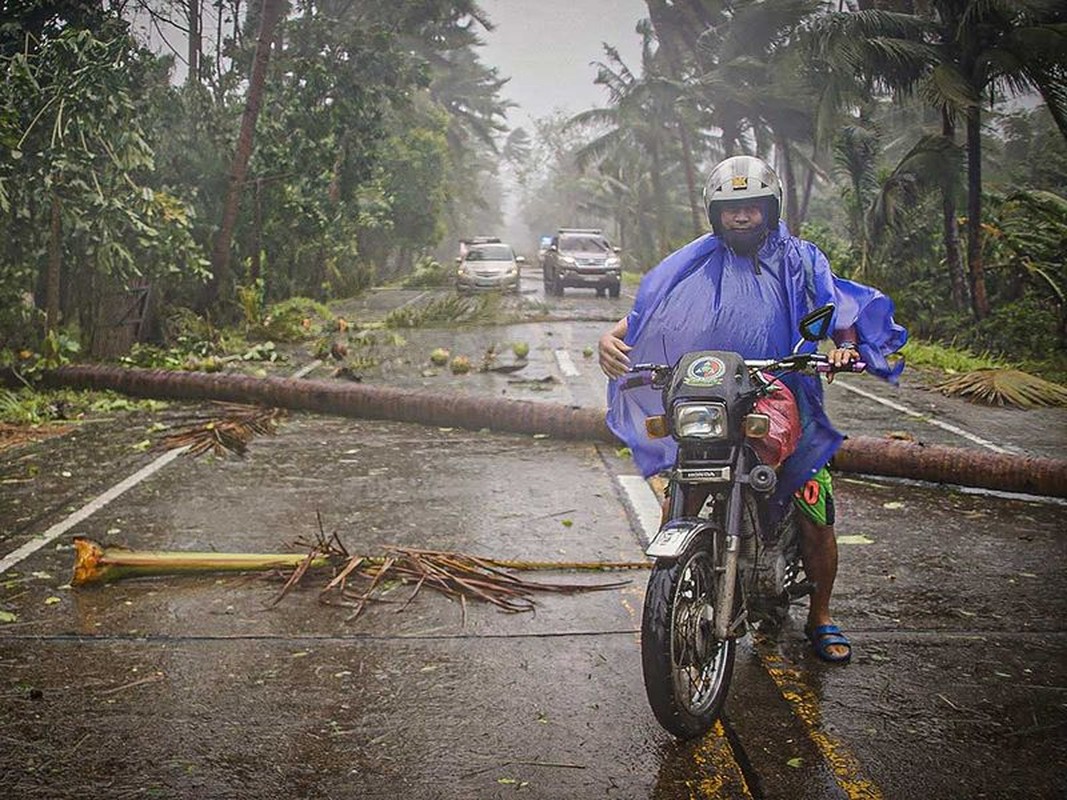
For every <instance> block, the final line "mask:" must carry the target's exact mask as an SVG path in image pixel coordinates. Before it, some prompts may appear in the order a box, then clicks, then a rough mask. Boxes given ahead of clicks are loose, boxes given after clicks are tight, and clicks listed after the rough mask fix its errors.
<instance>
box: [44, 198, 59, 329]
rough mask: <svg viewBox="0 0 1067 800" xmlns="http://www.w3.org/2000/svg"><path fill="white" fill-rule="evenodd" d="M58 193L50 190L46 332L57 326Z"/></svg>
mask: <svg viewBox="0 0 1067 800" xmlns="http://www.w3.org/2000/svg"><path fill="white" fill-rule="evenodd" d="M61 212H62V207H61V206H60V203H59V195H57V194H56V193H55V191H54V190H53V192H52V221H51V225H50V226H49V237H48V273H47V275H46V279H45V293H44V309H45V323H44V330H45V333H46V334H49V333H54V332H55V331H56V330H57V329H58V327H59V269H60V264H61V261H62V253H63V242H62V239H63V216H62V213H61Z"/></svg>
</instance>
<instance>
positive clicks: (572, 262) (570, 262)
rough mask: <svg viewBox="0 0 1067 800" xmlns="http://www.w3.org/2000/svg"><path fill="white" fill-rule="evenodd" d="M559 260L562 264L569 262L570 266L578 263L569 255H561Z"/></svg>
mask: <svg viewBox="0 0 1067 800" xmlns="http://www.w3.org/2000/svg"><path fill="white" fill-rule="evenodd" d="M560 261H562V262H563V263H564V264H569V265H570V266H572V267H573V266H575V265H576V264H577V263H578V262H577V261H575V260H574V259H573V258H571V257H570V256H563V257H562V258H560Z"/></svg>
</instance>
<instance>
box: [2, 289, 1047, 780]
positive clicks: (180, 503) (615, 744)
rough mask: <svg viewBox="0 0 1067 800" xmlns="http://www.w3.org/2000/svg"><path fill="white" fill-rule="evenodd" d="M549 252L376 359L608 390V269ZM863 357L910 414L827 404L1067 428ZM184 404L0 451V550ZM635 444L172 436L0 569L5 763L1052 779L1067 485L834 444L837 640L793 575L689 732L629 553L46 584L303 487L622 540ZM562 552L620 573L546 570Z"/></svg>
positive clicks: (382, 510) (311, 429)
mask: <svg viewBox="0 0 1067 800" xmlns="http://www.w3.org/2000/svg"><path fill="white" fill-rule="evenodd" d="M537 283H538V282H537V281H536V279H534V280H531V281H530V282H529V283H528V284H526V285H525V287H524V288H525V289H526V290H527V291H526V292H525V293H524V295H523V301H524V302H525V303H526V304H527V305H528V306H530V307H533V308H537V309H539V310H540V311H542V312H544V313H542V314H539V315H538V317H539V318H538V321H527V322H517V323H515V324H513V325H508V326H499V327H493V328H484V327H480V328H464V329H461V330H444V329H439V330H413V331H410V332H405V334H404V335H405V337H406V338H407V339H408V344H407V346H406V347H405V348H403V349H402V351H401V350H399V349H398V351H397V353H398V354H397V355H395V357H394V356H393V355H392V351H391V350H390V349H389V348H387V347H384V346H383V347H380V348H379V349H378V350H377V351H376V352H377V354H378V355H380V356H381V358H380V363H379V364H378V366H377V367H375V368H373V369H372V370H368V373H367V375H366V376H365V380H368V381H370V380H381V381H384V382H388V383H390V384H393V385H410V386H424V387H426V388H428V389H431V390H436V389H438V388H440V390H442V391H469V392H492V393H493V394H503V395H506V396H512V397H518V398H523V399H530V400H535V401H536V400H540V399H544V400H551V401H554V402H566V403H574V404H579V405H600V404H602V400H601V397H602V386H603V384H602V379H601V378H600V376H599V372H598V371H597V369H596V366H595V363H594V359H592V358H587V357H586V356H585V349H586V348H587V347H593V346H595V341H596V337H597V336H598V335H599V333H600V331H602V330H603V329H604V328H605V327H606V326H607V324H609V322H610V321H611V320H614V319H617V318H618V317H619V316H622V314H623V313H625V311H626V309H627V307H628V304H627V301H626V298H625V297H624V298H623V299H622V300H620V301H611V300H607V299H599V300H598V299H596V298H595V297H594V296H593V295H592V293H591V292H580V291H575V292H573V293H572V292H569V291H568V293H567V295H566V296H565V297H564V298H562V299H550V300H548V301H545V300H544V299H543V297H542V296H541V294H540V292H539V290H538V285H537ZM420 295H421V293H416V292H408V293H404V292H378V293H374V294H372V295H370V296H368V297H365V298H363V299H361V300H360V301H359V302H358V303H353V304H351V305H350V306H348V307H347V308H346V309H345V313H347V314H349V316H350V318H361V319H366V318H372V317H374V316H375V315H379V316H380V314H381V313H383V312H384V310H387V309H388V308H390V307H395V306H396V305H398V304H401V303H404V302H410V301H412V300H416V302H417V301H418V300H417V298H419V297H420ZM423 299H425V298H423ZM539 303H544V304H545V305H544V306H543V307H541V306H538V305H537V304H539ZM514 341H526V342H528V343H529V344H530V346H531V352H530V356H529V359H528V365H527V366H526V367H524V368H523V369H522V370H521V371H518V372H515V373H501V374H496V373H481V374H474V375H470V376H467V377H466V378H462V379H459V378H456V377H454V376H451V375H449V374H448V373H447V372H443V371H440V370H438V371H436V372H437V374H430V373H431V372H433V370H431V369H430V368H429V366H428V364H426V363H424V358H425V357H424V356H423V357H421V358H420V357H418V356H415V357H412V356H411V353H416V354H419V353H428V352H429V350H430V349H432V348H433V347H436V346H447V347H449V348H450V349H451V350H452V351H453V353H460V352H464V353H466V354H468V355H470V356H471V357H473V358H478V357H480V355H481V354H482V353H484V351H485V350H486V348H488V347H489V346H490V345H496V346H497V347H496V349H497V350H498V351H499V352H500V353H501V355H500V359H501V360H502V361H507V360H508V359H507V355H508V353H507V348H508V347H509V345H510V343H511V342H514ZM401 352H402V353H403V355H401V354H400V353H401ZM300 363H301V362H300V360H299V359H296V360H294V361H293V362H290V364H288V365H286V368H287V369H289V370H290V371H293V370H295V368H296V367H297V366H299V364H300ZM573 373H576V374H573ZM327 374H328V368H327V367H326V366H323V367H320V368H319V370H318V372H317V373H315V376H316V377H324V376H326V375H327ZM546 379H548V380H546ZM856 385H857V386H858V387H861V388H863V389H864V390H865V391H870V392H883V396H885V397H888V398H890V399H892V400H893V401H894V402H896V403H898V404H905V405H906V406H908V407H909V408H911V409H913V410H914V411H915V412H916V414H918V416H912V415H906V414H901V413H900V412H899V411H894V410H892V409H889V408H887V407H885V406H882V405H879V404H878V403H875V402H873V401H871V400H869V399H868V398H866V397H863V396H860V395H857V394H855V393H852V392H849V391H848V390H847V389H843V388H841V386H840V385H838V384H835V386H834V387H831V390H830V393H829V395H828V397H829V401H828V402H829V405H830V409H831V415H832V416H833V417H834V418H835V420H836V421H837V422H838V423H839V424H840V425H841V427H842V428H843V429H844V430H846V432H852V433H855V434H867V435H884V434H886V433H892V434H894V435H901V436H911V437H913V438H917V439H919V440H921V441H928V442H937V443H944V444H954V445H965V446H976V447H977V446H981V445H979V444H976V443H975V442H973V441H967V440H961V439H960V437H959V436H958V435H957V434H955V433H951V432H950V431H947V430H945V429H944V428H939V427H936V426H934V425H931V424H930V423H929V421H928V420H929V419H930V418H936V419H940V420H944V421H947V422H949V423H951V424H953V425H956V426H958V427H961V428H965V429H967V430H970V431H973V432H974V433H975V434H977V435H979V436H980V437H982V438H984V439H987V440H989V441H992V442H996V443H998V444H999V445H1001V446H1003V447H1005V448H1007V449H1014V450H1019V451H1023V452H1032V453H1035V454H1039V455H1059V456H1062V453H1063V442H1064V440H1065V438H1067V436H1065V433H1067V430H1065V426H1064V420H1065V417H1064V416H1063V415H1062V413H1061V412H1041V413H1035V412H1028V413H1026V414H1023V413H1021V412H992V411H985V410H977V409H973V408H972V407H969V406H966V405H965V404H961V403H957V402H955V401H950V400H948V399H946V398H941V397H940V396H938V395H934V394H931V393H929V392H923V391H919V390H918V389H916V388H915V387H914V386H913V385H911V384H909V383H907V382H906V383H905V386H904V387H902V388H901V389H898V390H888V389H885V390H883V389H882V387H879V386H878V385H877V384H876V383H875V382H873V381H868V380H867V379H861V380H860V381H858V382H856ZM184 412H185V409H183V408H181V407H175V406H172V407H171V408H170V409H168V410H167V411H165V412H162V413H160V414H154V415H148V414H144V413H133V414H129V415H111V417H110V419H109V420H105V421H99V422H95V423H88V424H83V425H81V426H80V427H79V428H78V429H77V430H75V431H74V432H72V433H70V434H68V435H67V436H64V437H61V438H55V439H50V440H47V441H45V442H41V443H39V444H36V445H32V446H29V447H26V448H22V449H19V450H17V451H8V452H3V453H0V520H2V524H0V558H2V557H3V556H5V555H7V554H9V553H11V552H12V551H15V549H16V548H18V547H19V546H21V545H23V544H25V543H26V542H28V541H32V540H33V538H34V537H36V536H39V535H40V534H42V533H43V532H44V531H46V530H47V529H48V528H49V527H50V526H52V525H54V524H56V523H58V522H60V521H61V520H63V519H64V518H66V517H67V516H68V515H69V514H70V513H71V512H73V511H75V510H77V509H78V508H80V507H82V506H83V505H84V504H85V503H87V502H89V501H90V500H92V499H93V498H94V497H97V496H99V495H100V494H101V493H102V492H104V491H105V490H107V489H108V488H110V487H111V486H113V485H114V484H115V483H117V482H118V481H119V480H121V479H123V478H125V477H126V476H128V475H130V474H131V473H133V472H135V471H136V470H137V469H138V468H140V467H142V466H144V465H146V464H148V463H151V462H152V461H153V460H154V459H155V458H156V457H157V456H158V453H144V452H142V451H140V450H137V449H135V445H136V444H137V443H138V442H141V441H142V440H144V439H145V438H146V437H148V436H149V432H148V431H149V426H151V425H152V424H154V423H156V422H158V421H160V420H162V421H164V422H177V418H178V417H180V415H181V414H182V413H184ZM632 472H633V469H632V465H631V464H630V463H629V462H628V460H625V459H623V458H621V457H620V456H619V455H618V454H617V453H615V452H614V450H613V448H611V447H605V446H595V445H590V444H584V443H574V442H568V443H564V442H556V441H551V440H548V439H542V438H534V437H525V436H513V435H497V434H492V433H489V432H484V431H483V432H473V431H464V430H459V429H454V430H449V429H441V428H426V427H422V426H419V425H415V424H402V423H381V422H366V421H359V420H348V419H334V418H325V417H317V416H313V415H304V414H300V415H295V416H293V417H291V418H290V419H289V420H288V421H287V422H286V424H284V425H283V426H282V428H281V429H280V431H279V433H278V435H277V436H274V437H260V438H258V439H256V440H255V441H254V442H253V444H252V445H251V447H250V450H249V453H248V455H247V456H246V457H245V458H244V459H236V458H229V459H215V458H202V459H191V458H179V459H177V460H175V461H173V462H172V463H170V464H169V465H167V466H165V467H164V468H162V469H160V470H159V471H158V472H157V473H155V474H153V475H151V476H150V477H148V478H146V479H145V480H144V481H142V482H141V483H139V484H137V485H136V486H134V487H133V488H131V489H129V491H127V492H125V493H124V494H122V495H121V496H119V497H118V498H116V499H115V500H113V501H112V502H110V503H109V504H107V505H106V506H104V507H102V508H100V509H99V510H97V511H95V513H93V514H91V515H89V516H88V517H87V518H86V519H85V520H84V521H82V522H80V523H78V524H77V525H76V526H74V527H73V528H71V529H70V531H69V532H67V533H65V534H64V535H63V536H61V537H59V538H57V539H56V540H55V541H54V542H51V543H49V544H48V545H45V546H43V547H41V548H40V549H39V550H37V551H36V552H34V553H33V554H32V555H29V556H27V557H26V558H24V559H22V560H20V561H19V562H18V563H17V564H15V565H13V566H11V568H10V569H8V570H7V571H6V572H4V573H3V574H2V575H0V610H4V611H7V612H9V613H11V614H13V615H14V616H15V619H14V621H12V622H8V623H5V624H0V675H2V676H3V678H2V681H0V786H2V787H4V790H3V796H4V797H16V798H17V797H28V798H30V797H32V798H38V797H40V798H64V797H89V796H91V797H104V798H111V797H114V798H125V797H175V798H201V797H205V798H207V797H210V798H215V797H217V798H230V797H241V798H245V797H248V798H260V797H262V798H282V797H286V798H289V797H300V798H303V797H308V798H312V797H314V798H360V797H382V798H385V797H390V798H391V797H413V798H467V797H473V798H482V797H485V798H490V797H512V796H516V795H518V796H522V795H525V796H528V797H537V798H599V797H617V798H650V797H651V798H663V799H664V800H668V799H670V800H674V798H690V797H696V798H712V797H722V798H747V797H753V798H912V797H924V798H926V797H929V798H976V797H989V798H1000V797H1003V798H1008V797H1011V798H1017V797H1035V798H1044V797H1048V798H1052V797H1062V796H1064V792H1065V790H1067V770H1065V764H1067V740H1065V738H1064V732H1065V728H1067V663H1065V658H1064V655H1065V643H1067V636H1065V628H1064V622H1063V621H1064V619H1065V613H1064V612H1065V611H1067V609H1065V605H1067V578H1065V571H1064V569H1063V567H1064V563H1065V559H1064V555H1065V546H1064V541H1065V540H1064V528H1065V526H1064V508H1063V506H1062V505H1056V504H1049V503H1043V502H1035V501H1032V500H1029V499H1019V498H991V497H989V496H982V495H973V494H965V493H962V492H960V491H957V490H954V489H951V488H946V487H936V486H917V485H909V484H904V483H899V482H897V483H886V482H883V481H877V480H874V479H870V478H866V477H863V476H844V475H842V476H838V478H837V481H836V486H837V493H838V502H839V515H840V523H839V526H838V535H839V538H840V541H841V546H840V547H841V571H840V574H839V578H838V585H837V589H836V592H835V612H836V616H837V619H838V622H839V623H840V624H841V625H842V627H843V628H844V629H845V630H846V631H847V632H848V633H849V634H850V635H851V637H852V639H853V644H854V648H855V649H854V659H853V662H852V664H850V665H849V666H847V667H844V668H842V667H835V666H830V665H825V664H822V663H821V662H819V661H818V660H817V659H815V658H814V657H813V655H812V654H811V653H810V651H809V649H808V648H807V647H806V646H805V644H804V642H803V637H802V635H801V633H800V630H799V627H800V623H801V622H802V620H803V608H797V609H795V610H794V611H793V623H792V624H790V625H787V627H786V629H785V630H784V631H783V632H782V634H781V635H780V636H779V637H778V639H777V641H773V642H772V641H764V640H753V639H752V638H749V639H746V640H745V642H744V645H743V648H742V651H741V654H740V656H739V658H738V664H737V670H736V673H735V679H734V684H733V692H732V696H731V699H730V702H729V705H728V707H727V718H726V720H725V726H724V728H722V729H721V730H719V731H716V732H715V733H714V734H712V735H709V736H707V737H705V739H703V740H701V741H699V742H695V743H688V744H680V743H677V742H675V741H674V740H672V739H671V738H670V737H669V736H668V735H666V734H665V733H664V732H663V731H662V730H660V729H659V728H658V726H657V725H656V723H655V721H654V720H653V718H652V716H651V713H650V712H649V711H648V709H647V706H646V704H645V700H644V690H643V686H642V683H641V669H640V658H639V651H638V636H637V628H638V622H639V616H640V608H641V603H642V594H643V587H642V584H643V580H644V575H643V574H641V573H621V577H622V578H624V579H630V580H631V583H630V584H628V585H627V586H626V587H624V588H622V589H617V590H611V591H605V592H597V593H590V594H582V595H577V596H554V595H545V596H543V597H540V598H539V600H538V607H537V611H536V613H534V614H520V615H508V614H502V613H500V612H498V611H496V610H494V609H490V608H487V607H483V606H478V605H475V604H468V606H467V608H466V609H465V610H464V609H462V608H460V606H459V604H458V603H455V602H450V601H448V600H446V599H444V598H442V597H439V596H435V595H430V594H428V593H424V594H420V596H419V597H418V598H417V599H416V600H415V601H414V602H413V603H412V604H411V605H409V606H407V607H406V608H405V609H404V610H403V612H402V613H397V608H398V606H395V605H374V606H371V607H369V608H368V609H367V610H366V611H365V612H364V614H362V615H361V616H360V617H359V618H358V619H356V620H354V621H353V620H348V617H349V616H350V614H351V609H346V608H338V607H326V606H322V605H320V604H319V603H318V602H317V591H316V589H317V588H318V587H321V586H322V585H324V584H325V583H326V581H327V580H328V578H329V575H328V574H321V573H320V574H318V575H309V576H308V579H307V580H306V581H305V585H304V587H303V588H301V589H298V590H297V591H295V592H294V593H292V594H290V595H289V596H288V597H286V598H285V599H284V600H282V601H281V603H279V604H278V605H277V606H274V607H270V603H271V601H272V600H273V599H274V598H275V597H276V596H277V593H278V591H279V589H280V587H281V582H280V580H277V579H275V580H270V579H264V578H261V577H250V576H214V575H212V576H185V577H167V578H155V579H143V580H137V581H125V582H118V583H115V584H113V585H111V586H108V587H104V588H99V589H79V590H72V589H70V588H69V587H66V584H67V582H68V580H69V572H70V566H71V563H72V553H71V551H70V549H69V539H70V536H71V535H73V534H75V533H80V534H84V535H88V536H92V537H93V538H96V539H99V540H101V541H104V542H114V543H122V544H126V545H129V546H132V547H136V548H138V549H190V550H234V551H264V550H266V551H270V550H279V549H286V548H285V545H286V543H289V542H293V541H294V540H296V539H298V538H305V539H307V538H312V537H314V535H315V533H316V531H317V527H318V522H317V515H318V516H321V519H322V523H323V526H324V528H325V530H326V531H327V532H330V533H333V532H336V533H337V534H338V536H339V537H340V538H341V539H342V540H343V541H344V542H345V544H346V546H347V547H348V549H349V550H350V551H352V552H365V553H368V554H375V553H377V552H379V551H380V550H381V548H382V547H384V546H387V545H405V546H416V547H431V548H436V549H446V550H457V551H464V552H471V553H477V554H482V555H491V556H493V557H497V558H505V559H532V560H561V561H562V560H566V561H593V560H608V561H634V560H639V559H640V558H641V548H642V541H643V537H644V536H645V535H647V534H646V533H645V532H643V531H642V530H641V528H640V524H639V521H638V519H637V517H636V516H635V515H634V514H633V513H632V512H631V511H630V509H629V507H628V500H627V497H626V495H625V494H624V492H622V490H621V489H620V486H619V482H618V480H617V476H618V475H620V474H628V473H632ZM619 575H620V574H618V573H613V574H612V575H611V577H618V576H619ZM538 577H541V576H538ZM554 578H558V579H560V580H567V581H578V582H596V581H599V580H605V579H607V578H606V576H582V575H575V574H573V573H563V574H559V573H556V574H548V575H545V576H544V578H543V579H545V580H549V579H554ZM395 592H396V596H397V597H398V598H400V599H401V600H402V599H404V598H405V597H406V596H407V594H406V590H405V589H403V588H401V587H397V589H396V590H395Z"/></svg>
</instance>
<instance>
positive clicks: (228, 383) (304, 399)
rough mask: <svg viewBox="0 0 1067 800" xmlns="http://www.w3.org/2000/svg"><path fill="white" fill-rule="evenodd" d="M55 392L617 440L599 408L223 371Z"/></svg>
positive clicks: (105, 375)
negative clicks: (246, 405)
mask: <svg viewBox="0 0 1067 800" xmlns="http://www.w3.org/2000/svg"><path fill="white" fill-rule="evenodd" d="M43 380H44V383H45V385H48V386H67V387H71V388H84V389H100V390H104V389H110V390H112V391H116V392H123V393H124V394H128V395H133V396H136V397H157V398H161V399H167V400H225V401H228V402H232V403H250V404H251V403H255V404H259V405H264V406H274V407H278V408H288V409H300V410H303V411H316V412H319V413H323V414H337V415H341V416H348V417H360V418H364V419H389V420H396V421H400V422H420V423H423V424H425V425H441V426H448V427H460V428H469V429H472V430H480V429H482V428H490V429H491V430H494V431H506V432H511V433H543V434H547V435H549V436H552V437H555V438H559V439H594V440H598V441H604V442H614V441H615V437H614V436H613V435H612V434H611V432H610V431H609V430H608V428H607V426H606V425H605V424H604V414H603V412H602V411H598V410H595V409H586V408H577V407H572V406H563V405H558V404H551V403H533V402H524V401H521V400H510V399H505V398H499V397H493V398H486V397H479V396H475V395H467V394H458V393H457V394H448V393H443V392H426V391H417V390H408V389H395V388H388V387H382V386H368V385H366V384H359V383H350V382H347V381H346V382H344V383H340V382H337V381H317V380H302V379H301V380H294V379H292V378H254V377H250V376H247V375H224V374H221V373H202V372H173V371H168V370H151V369H126V368H123V367H113V366H97V365H80V366H67V367H61V368H60V369H57V370H53V371H51V372H49V373H48V374H47V375H46V376H45V377H44V379H43Z"/></svg>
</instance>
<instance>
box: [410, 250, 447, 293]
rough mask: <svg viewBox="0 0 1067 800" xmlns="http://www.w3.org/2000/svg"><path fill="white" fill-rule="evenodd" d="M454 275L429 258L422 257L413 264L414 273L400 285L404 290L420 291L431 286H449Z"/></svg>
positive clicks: (435, 260)
mask: <svg viewBox="0 0 1067 800" xmlns="http://www.w3.org/2000/svg"><path fill="white" fill-rule="evenodd" d="M454 277H455V273H454V272H453V271H452V270H451V269H449V268H447V267H445V266H444V265H443V264H441V262H439V261H438V260H437V259H435V258H432V257H431V256H423V257H422V258H420V259H419V260H418V261H416V262H415V271H414V272H412V273H411V274H410V275H408V276H407V277H405V278H404V280H403V281H402V283H401V285H402V286H404V288H406V289H421V288H424V287H433V286H449V285H450V284H451V283H452V281H453V279H454Z"/></svg>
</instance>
